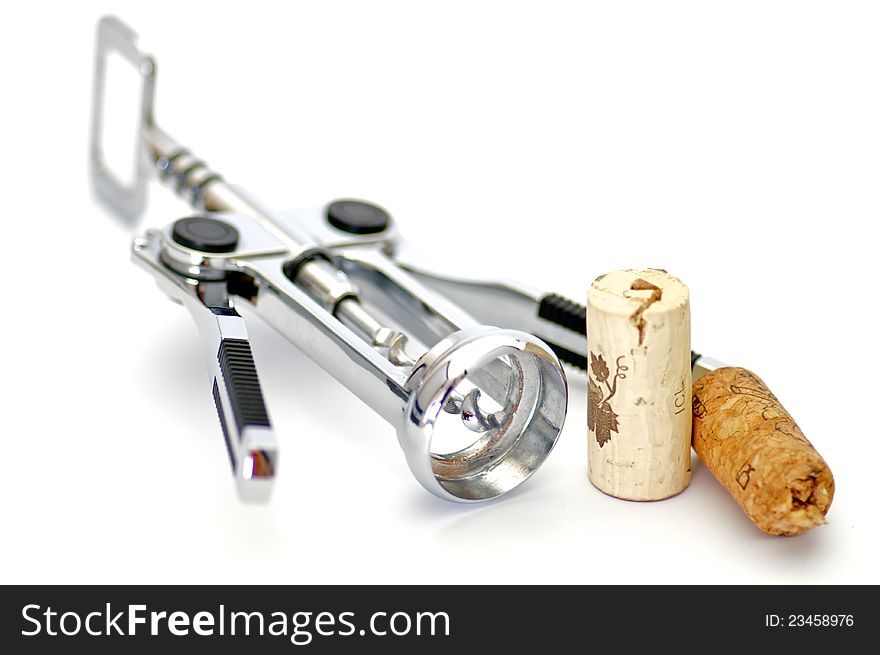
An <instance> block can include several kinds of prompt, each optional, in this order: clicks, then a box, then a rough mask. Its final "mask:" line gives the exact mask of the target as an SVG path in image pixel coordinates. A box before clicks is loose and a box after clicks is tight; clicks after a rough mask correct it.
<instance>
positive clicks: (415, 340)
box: [90, 17, 721, 502]
mask: <svg viewBox="0 0 880 655" xmlns="http://www.w3.org/2000/svg"><path fill="white" fill-rule="evenodd" d="M136 41H137V38H136V35H135V34H134V32H133V31H132V30H131V29H130V28H129V27H128V26H126V25H125V24H124V23H122V22H121V21H119V20H118V19H116V18H114V17H105V18H103V19H102V20H101V21H100V22H99V24H98V30H97V48H96V57H95V87H94V97H93V109H92V136H91V152H90V163H91V177H92V184H93V188H94V190H95V192H96V195H97V196H98V198H99V199H100V200H101V201H103V202H104V203H105V204H106V205H107V206H108V207H109V208H110V209H111V210H112V211H113V212H114V213H115V214H117V215H118V216H120V217H122V218H124V219H126V220H127V221H129V222H135V221H136V220H137V219H138V218H139V217H140V216H141V214H143V212H144V210H145V207H146V198H147V187H148V182H149V180H150V178H151V176H153V175H155V176H156V177H157V178H158V179H159V180H160V181H161V182H163V183H164V184H165V185H166V186H169V187H171V188H172V189H173V190H175V191H176V192H177V193H178V194H179V195H181V196H182V197H183V198H184V199H185V200H187V201H188V202H189V204H190V205H191V206H192V207H193V210H194V213H193V215H190V216H186V217H183V218H180V219H178V220H176V221H174V222H173V223H171V224H170V225H167V226H166V227H165V228H163V229H150V230H147V231H146V232H145V233H143V234H142V235H140V236H137V237H136V238H135V239H134V240H133V243H132V257H133V260H134V262H135V263H136V264H138V265H139V266H141V267H142V268H144V269H145V270H147V271H148V272H149V273H150V274H152V275H153V276H154V277H155V278H156V280H157V282H158V284H159V286H160V288H161V289H163V290H164V291H165V293H166V294H167V295H168V296H169V297H171V299H172V300H175V301H176V302H178V303H181V304H182V305H184V306H185V307H186V308H187V309H188V310H189V312H190V314H191V315H192V317H193V319H194V321H195V323H196V325H197V328H198V331H199V334H200V337H201V342H202V346H203V349H204V355H205V360H206V362H207V367H208V372H209V379H210V386H211V395H212V397H213V401H214V403H215V406H216V409H217V413H218V418H219V422H220V426H221V430H222V433H223V436H224V440H225V444H226V448H227V451H228V455H229V459H230V462H231V466H232V470H233V473H234V476H235V479H236V482H237V488H238V491H239V494H240V496H241V497H242V499H244V500H249V501H265V500H266V499H267V498H268V497H269V494H270V491H271V487H272V482H273V480H274V477H275V475H276V473H277V470H278V464H279V454H278V444H277V440H276V438H275V434H274V431H273V429H272V425H271V421H270V417H269V412H268V410H267V408H266V405H265V401H264V398H263V394H262V390H261V386H260V382H259V376H258V374H257V370H256V366H255V363H254V358H253V354H252V352H251V348H250V342H249V338H248V332H247V328H246V326H245V322H244V319H243V318H242V316H241V315H240V314H239V312H238V311H237V308H238V307H241V306H242V305H245V306H248V307H250V308H251V309H252V310H253V311H254V312H255V313H256V314H257V315H259V316H260V317H262V318H263V319H264V320H266V321H267V322H268V323H269V324H270V325H272V326H273V327H275V328H276V329H277V330H278V331H279V332H280V333H281V334H283V335H284V336H285V337H287V338H288V339H289V340H290V341H291V342H293V344H295V345H296V346H298V347H299V348H300V349H301V350H302V351H303V352H304V353H306V354H307V355H309V356H310V357H311V358H312V359H313V360H315V361H316V362H317V363H318V364H320V365H321V366H322V367H323V368H324V369H325V370H326V371H328V372H329V373H330V374H331V375H333V376H334V377H335V378H336V379H337V380H338V381H340V382H341V383H342V384H343V385H344V386H346V387H347V388H348V389H349V390H350V391H352V392H353V393H354V394H355V395H356V396H357V397H359V398H360V399H361V400H363V401H364V402H365V403H367V404H368V405H369V406H371V407H372V408H373V409H375V411H376V412H378V413H379V414H380V415H381V416H382V417H383V418H385V419H386V420H387V421H388V422H389V423H391V424H392V425H394V426H395V427H396V429H397V435H398V440H399V442H400V445H401V447H402V449H403V451H404V453H405V456H406V460H407V463H408V464H409V467H410V469H411V470H412V472H413V474H414V475H415V477H416V478H417V479H418V481H419V482H420V483H421V484H422V485H423V486H424V487H425V488H426V489H428V490H429V491H430V492H432V493H433V494H435V495H437V496H439V497H441V498H444V499H448V500H455V501H464V502H467V501H479V500H486V499H490V498H493V497H496V496H499V495H501V494H503V493H506V492H507V491H510V490H511V489H513V488H515V487H516V486H518V485H519V484H520V483H521V482H523V481H524V480H526V479H527V478H528V477H529V476H531V475H532V473H534V472H535V470H536V469H537V468H538V467H539V466H540V465H541V464H542V463H543V462H544V460H545V459H546V457H547V456H548V454H549V453H550V451H551V449H552V448H553V446H554V444H555V443H556V440H557V438H558V436H559V433H560V430H561V429H562V425H563V422H564V420H565V414H566V408H567V394H568V386H567V381H566V376H565V373H564V370H563V367H562V365H561V362H564V363H566V364H567V365H570V366H572V367H573V368H575V369H586V368H587V365H588V354H587V353H588V351H587V342H586V329H585V328H586V309H585V307H584V306H583V305H580V304H577V303H575V302H572V301H570V300H567V299H565V298H563V297H562V296H559V295H557V294H553V293H548V292H544V291H541V290H538V289H534V288H531V287H529V286H527V285H524V284H521V283H518V282H512V281H508V280H477V279H464V278H460V277H456V276H454V275H449V274H447V273H445V272H443V271H442V269H441V268H440V267H431V266H429V265H426V263H425V262H426V259H425V258H424V257H423V256H421V255H419V253H418V252H417V251H416V250H414V249H413V248H412V247H411V246H410V244H408V243H407V242H406V241H405V240H404V239H403V238H402V237H401V234H400V232H399V231H398V229H397V225H396V222H395V220H394V219H392V217H391V216H390V215H389V214H388V212H387V211H385V210H384V209H383V208H381V207H380V206H378V205H376V204H373V203H369V202H365V201H362V200H354V199H343V200H337V201H334V202H331V203H328V204H327V205H326V206H324V207H319V208H312V209H304V210H294V211H278V210H275V209H271V208H268V207H265V206H264V205H263V204H261V203H260V202H259V200H257V199H256V198H255V197H253V196H252V195H250V194H249V193H248V192H247V191H245V190H244V189H242V188H240V187H238V186H233V185H231V184H229V183H228V182H226V181H225V180H224V178H223V177H222V176H221V175H220V174H219V173H217V172H216V171H214V170H212V169H211V168H209V167H208V166H207V165H206V164H205V163H204V162H203V161H202V160H200V159H199V158H197V157H196V156H195V155H193V154H192V153H191V152H189V151H188V150H187V149H186V148H184V147H183V146H182V145H181V144H180V143H178V142H177V141H176V140H175V139H173V138H172V137H171V136H169V135H168V134H167V133H166V132H165V131H163V130H162V129H161V128H160V127H159V125H158V124H157V122H156V120H155V117H154V112H153V97H154V90H155V83H156V64H155V61H154V59H153V58H152V57H151V56H150V55H148V54H146V53H144V52H142V51H141V50H140V49H139V48H138V46H137V42H136ZM111 55H114V56H118V57H121V58H122V59H123V60H125V61H126V62H128V63H129V64H130V65H131V66H133V68H134V70H135V71H136V72H137V74H138V76H139V80H140V103H139V105H138V109H137V110H138V116H137V121H136V123H137V131H136V135H135V136H136V139H135V140H136V152H135V161H134V164H135V165H134V174H133V177H132V179H131V180H130V181H128V182H122V181H121V180H120V178H119V176H118V174H117V172H116V171H114V170H111V168H110V167H109V166H108V164H107V161H106V158H105V156H104V145H105V144H103V143H102V136H101V135H102V128H103V125H104V113H105V108H104V95H105V85H106V80H107V62H108V58H109V57H110V56H111ZM493 326H504V327H503V328H501V327H493ZM692 362H693V365H694V374H695V378H696V377H699V376H701V375H703V374H705V373H706V372H708V371H712V370H714V369H715V368H718V367H720V366H721V364H720V363H718V362H716V361H715V360H712V359H710V358H707V357H702V356H700V355H697V354H694V355H693V357H692ZM455 417H458V418H457V419H456V418H455ZM462 432H463V434H460V433H462ZM444 435H448V436H444Z"/></svg>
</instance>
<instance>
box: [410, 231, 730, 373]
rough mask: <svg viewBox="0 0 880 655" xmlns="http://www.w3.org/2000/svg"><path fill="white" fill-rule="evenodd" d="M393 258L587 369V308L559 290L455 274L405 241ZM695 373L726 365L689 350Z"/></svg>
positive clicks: (479, 314) (476, 312) (480, 314)
mask: <svg viewBox="0 0 880 655" xmlns="http://www.w3.org/2000/svg"><path fill="white" fill-rule="evenodd" d="M395 259H396V260H397V262H398V263H399V264H400V266H401V267H403V268H405V269H406V270H407V271H409V273H410V274H411V275H414V276H415V277H416V278H418V279H419V281H421V282H422V283H423V284H425V285H426V286H428V287H431V288H433V289H435V290H437V291H439V292H440V293H442V294H443V295H445V296H446V297H448V298H450V299H452V300H453V301H454V302H455V303H457V304H458V305H459V306H460V307H462V308H463V309H465V310H466V311H468V312H469V313H470V314H472V315H473V316H474V317H475V318H477V319H478V320H480V321H483V322H485V323H488V324H492V325H513V326H515V327H516V328H517V329H519V330H523V331H526V332H529V333H530V334H534V335H535V336H538V337H539V338H540V339H542V340H543V341H544V342H545V343H547V345H548V346H550V348H551V349H552V350H553V351H554V352H555V353H556V356H557V357H559V359H560V360H562V361H563V362H565V363H566V364H569V365H571V366H573V367H575V368H578V369H581V370H586V368H587V365H588V364H589V353H588V351H587V308H586V307H585V306H583V305H581V304H579V303H576V302H574V301H572V300H569V299H567V298H565V297H563V296H561V295H559V294H555V293H550V292H544V291H540V290H539V289H535V288H533V287H529V286H528V285H526V284H522V283H520V282H516V281H510V280H503V281H502V280H476V279H465V278H456V277H452V276H449V275H446V274H444V273H439V272H437V271H435V270H433V269H431V268H430V267H428V266H425V264H424V261H425V259H424V258H423V257H422V256H420V255H417V254H416V253H415V252H413V251H412V250H411V249H410V248H409V247H408V246H407V245H406V244H405V243H401V244H399V247H398V249H397V251H396V253H395ZM691 365H692V366H693V371H694V379H695V380H696V379H698V378H700V377H702V376H704V375H706V374H707V373H709V372H711V371H714V370H715V369H717V368H721V367H723V366H725V365H724V364H722V363H721V362H719V361H718V360H715V359H712V358H711V357H706V356H704V355H701V354H699V353H696V352H692V353H691Z"/></svg>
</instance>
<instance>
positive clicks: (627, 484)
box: [587, 269, 692, 500]
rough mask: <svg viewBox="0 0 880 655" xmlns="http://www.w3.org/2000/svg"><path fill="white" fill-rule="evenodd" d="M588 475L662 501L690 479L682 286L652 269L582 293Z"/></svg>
mask: <svg viewBox="0 0 880 655" xmlns="http://www.w3.org/2000/svg"><path fill="white" fill-rule="evenodd" d="M587 344H588V348H589V370H588V371H587V373H588V398H587V423H588V431H587V434H588V444H589V446H588V451H587V452H588V468H589V475H590V481H591V482H592V483H593V485H594V486H596V488H598V489H599V490H601V491H603V492H605V493H607V494H609V495H611V496H615V497H617V498H624V499H627V500H660V499H662V498H668V497H669V496H674V495H675V494H677V493H679V492H681V491H682V490H683V489H684V488H685V487H687V485H688V483H689V482H690V478H691V467H690V443H691V413H690V412H689V411H688V409H689V406H688V392H689V390H690V389H691V385H692V380H691V353H690V304H689V292H688V288H687V286H686V285H684V284H683V283H682V282H681V281H680V280H678V279H677V278H675V277H673V276H671V275H669V274H668V273H667V272H666V271H662V270H659V269H645V270H641V271H639V270H620V271H614V272H612V273H608V274H606V275H603V276H600V277H599V278H597V279H596V280H595V281H594V282H593V284H592V286H591V287H590V291H589V294H588V297H587Z"/></svg>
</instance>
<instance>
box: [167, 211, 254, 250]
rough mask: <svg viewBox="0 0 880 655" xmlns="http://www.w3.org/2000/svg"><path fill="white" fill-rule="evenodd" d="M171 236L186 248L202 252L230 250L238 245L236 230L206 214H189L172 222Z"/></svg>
mask: <svg viewBox="0 0 880 655" xmlns="http://www.w3.org/2000/svg"><path fill="white" fill-rule="evenodd" d="M171 237H172V238H173V239H174V241H175V242H176V243H179V244H180V245H181V246H184V247H186V248H192V249H193V250H200V251H202V252H232V251H233V250H235V248H236V247H237V246H238V230H236V229H235V228H234V227H233V226H232V225H230V224H229V223H226V222H224V221H220V220H217V219H216V218H208V217H207V216H190V217H189V218H181V219H180V220H179V221H177V222H176V223H174V228H173V229H172V230H171Z"/></svg>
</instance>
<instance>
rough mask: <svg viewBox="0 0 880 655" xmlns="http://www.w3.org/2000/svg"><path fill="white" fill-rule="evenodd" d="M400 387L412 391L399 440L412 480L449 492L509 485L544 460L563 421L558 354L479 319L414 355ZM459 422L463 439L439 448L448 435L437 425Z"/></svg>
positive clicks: (487, 491)
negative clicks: (466, 435)
mask: <svg viewBox="0 0 880 655" xmlns="http://www.w3.org/2000/svg"><path fill="white" fill-rule="evenodd" d="M406 388H407V389H409V390H411V391H412V395H411V396H410V399H409V402H408V403H407V405H406V410H405V413H404V417H403V423H402V425H401V426H400V428H399V430H398V438H399V440H400V445H401V447H402V448H403V450H404V453H405V454H406V458H407V462H408V463H409V466H410V469H411V470H412V472H413V474H414V475H415V476H416V478H417V479H418V480H419V482H421V484H422V485H423V486H424V487H425V488H426V489H427V490H428V491H430V492H431V493H433V494H435V495H436V496H439V497H440V498H444V499H448V500H456V501H462V502H468V501H479V500H488V499H490V498H494V497H496V496H499V495H501V494H503V493H506V492H507V491H510V490H511V489H512V488H514V487H515V486H517V485H518V484H520V483H521V482H523V481H524V480H526V479H527V478H528V477H529V476H531V475H532V473H534V472H535V471H536V470H537V469H538V467H539V466H540V465H541V464H542V463H543V462H544V460H545V459H546V457H547V455H549V453H550V451H551V450H552V448H553V446H554V445H555V443H556V440H557V438H558V436H559V433H560V431H561V430H562V425H563V423H564V421H565V413H566V407H567V399H568V387H567V382H566V378H565V375H564V373H563V371H562V366H561V365H560V363H559V360H558V358H557V357H556V355H554V354H553V352H552V351H551V350H550V349H549V348H548V347H547V345H546V344H544V343H543V342H542V341H540V340H539V339H536V338H535V337H533V336H531V335H529V334H526V333H524V332H519V331H516V330H501V329H498V328H492V327H485V326H483V327H478V328H470V329H466V330H461V331H459V332H456V333H454V334H452V335H450V336H449V337H447V338H446V339H443V340H442V341H440V342H439V343H438V344H437V345H436V346H434V347H433V348H432V349H430V350H429V351H428V352H427V353H425V354H424V355H423V356H422V357H421V358H420V359H419V360H418V361H417V362H416V364H415V366H414V367H413V371H412V373H411V375H410V377H409V379H408V380H407V383H406ZM454 415H459V416H460V420H457V419H458V417H457V416H454ZM462 423H464V426H462ZM463 427H466V428H467V430H465V433H467V432H470V435H469V436H470V439H467V442H469V443H467V445H465V446H464V447H461V448H457V449H454V450H449V449H448V448H444V447H443V444H448V443H450V441H449V440H448V439H444V436H445V435H443V434H442V432H443V431H452V430H458V431H459V434H461V430H462V428H463ZM474 433H476V434H477V438H476V439H475V440H473V436H474ZM456 443H458V444H459V445H461V442H460V441H458V442H456ZM444 451H446V452H444Z"/></svg>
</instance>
